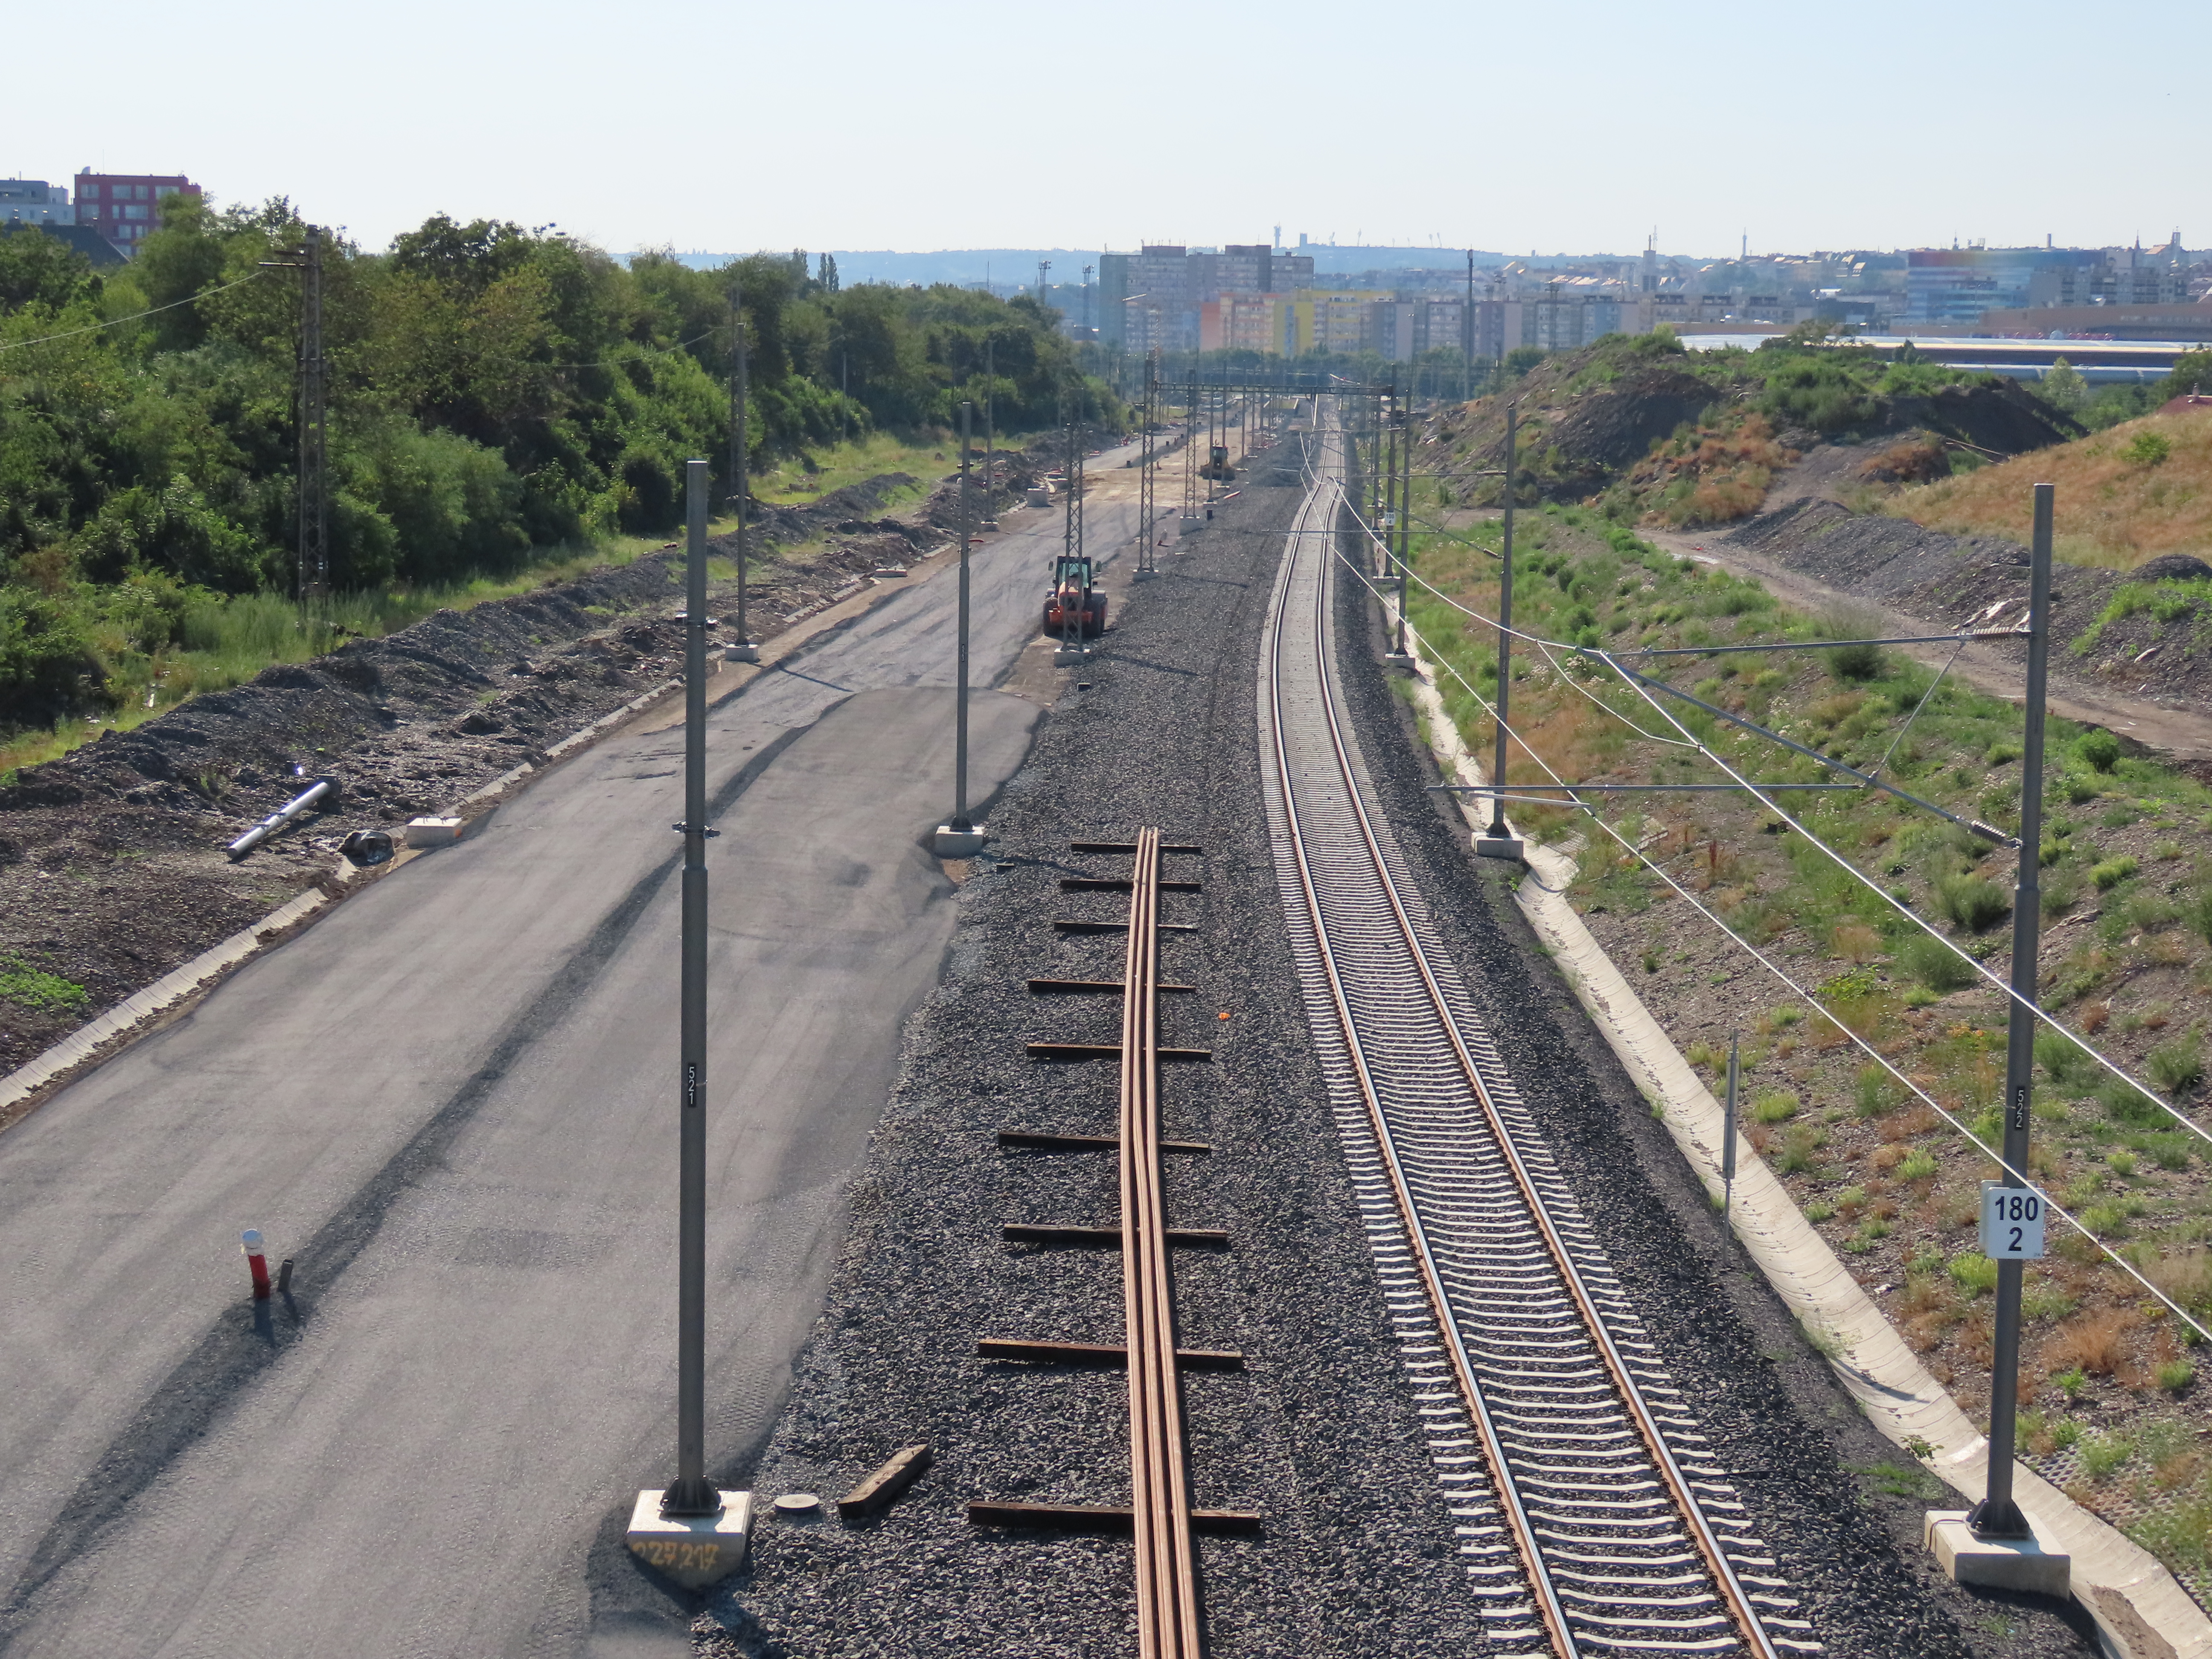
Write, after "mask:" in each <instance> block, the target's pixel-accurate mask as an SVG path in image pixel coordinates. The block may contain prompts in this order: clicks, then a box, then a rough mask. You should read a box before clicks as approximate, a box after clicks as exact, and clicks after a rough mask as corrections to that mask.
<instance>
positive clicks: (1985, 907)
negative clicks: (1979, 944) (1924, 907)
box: [1936, 876, 2012, 933]
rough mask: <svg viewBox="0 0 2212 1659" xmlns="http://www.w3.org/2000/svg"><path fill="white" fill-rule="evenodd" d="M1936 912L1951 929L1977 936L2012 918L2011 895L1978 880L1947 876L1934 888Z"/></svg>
mask: <svg viewBox="0 0 2212 1659" xmlns="http://www.w3.org/2000/svg"><path fill="white" fill-rule="evenodd" d="M1936 913H1937V914H1938V915H1941V916H1942V918H1943V919H1944V920H1945V921H1948V922H1949V923H1950V924H1951V925H1952V926H1953V927H1964V928H1966V929H1967V930H1968V931H1970V932H1972V933H1982V932H1984V931H1985V930H1986V929H1988V928H1990V927H1996V924H1997V923H1999V922H2001V921H2003V920H2004V919H2005V918H2006V917H2007V916H2008V915H2011V914H2012V895H2011V894H2010V893H2009V892H2008V891H2007V890H2005V889H2003V888H2002V887H2000V886H1998V885H1997V884H1996V883H1995V882H1993V881H1984V880H1983V879H1982V878H1981V877H1979V876H1948V877H1946V878H1944V879H1942V881H1939V882H1937V883H1936Z"/></svg>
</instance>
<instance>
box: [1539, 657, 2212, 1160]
mask: <svg viewBox="0 0 2212 1659" xmlns="http://www.w3.org/2000/svg"><path fill="white" fill-rule="evenodd" d="M1590 654H1591V655H1592V656H1595V657H1596V658H1597V659H1599V660H1601V661H1602V662H1605V663H1606V664H1607V665H1608V666H1610V667H1612V668H1613V670H1614V671H1616V672H1620V673H1621V675H1622V678H1623V679H1624V680H1625V681H1626V683H1627V684H1628V686H1629V689H1630V690H1633V691H1635V692H1636V694H1637V695H1638V696H1640V697H1642V698H1643V699H1644V702H1647V703H1649V704H1650V706H1651V708H1652V710H1653V712H1654V713H1656V714H1658V716H1659V717H1660V719H1662V720H1665V721H1666V722H1667V723H1668V725H1669V726H1673V727H1674V729H1675V730H1676V731H1678V732H1681V733H1682V735H1683V736H1684V737H1686V738H1691V740H1692V743H1695V744H1696V746H1697V749H1698V751H1699V753H1700V754H1702V755H1704V756H1705V758H1706V759H1707V760H1709V761H1711V763H1713V764H1714V765H1715V766H1717V767H1718V768H1720V769H1721V770H1722V771H1723V772H1725V773H1727V774H1728V775H1729V779H1730V780H1731V781H1734V782H1735V784H1737V785H1738V786H1739V787H1741V788H1742V789H1743V790H1744V791H1745V792H1746V793H1748V794H1749V795H1751V797H1752V798H1753V799H1755V800H1757V801H1758V802H1759V803H1760V805H1764V806H1765V807H1767V808H1768V809H1769V810H1771V811H1773V812H1775V813H1777V814H1778V815H1779V816H1780V817H1784V818H1788V817H1789V816H1790V815H1789V814H1788V813H1787V812H1785V811H1783V809H1782V807H1781V806H1780V805H1778V804H1777V803H1776V802H1775V801H1773V800H1771V799H1769V798H1768V797H1767V796H1766V795H1765V794H1763V793H1760V791H1759V787H1758V786H1757V785H1756V784H1754V783H1753V782H1752V781H1750V780H1749V779H1747V778H1746V777H1744V776H1743V775H1742V774H1741V773H1739V772H1738V771H1737V770H1736V769H1735V768H1734V767H1732V766H1730V765H1729V763H1727V762H1726V761H1725V760H1723V759H1722V758H1721V757H1720V756H1718V755H1717V754H1716V753H1714V752H1713V750H1711V749H1710V748H1708V747H1707V746H1706V745H1705V744H1703V743H1698V742H1697V740H1696V738H1695V736H1694V734H1692V732H1691V731H1690V730H1689V728H1688V727H1687V726H1684V725H1683V724H1682V723H1681V721H1680V720H1676V719H1675V718H1674V715H1673V714H1670V713H1669V712H1668V710H1667V709H1666V708H1665V707H1663V706H1662V704H1660V703H1659V702H1657V701H1656V699H1654V698H1653V697H1652V696H1651V695H1650V693H1649V692H1648V691H1645V690H1644V688H1643V687H1642V686H1640V685H1638V684H1637V683H1636V676H1634V675H1633V674H1632V673H1628V672H1626V671H1622V670H1621V668H1620V664H1618V663H1616V662H1613V659H1611V658H1610V657H1608V656H1607V655H1606V653H1603V652H1601V651H1596V652H1592V653H1590ZM1523 746H1524V747H1525V746H1526V745H1523ZM1792 822H1795V820H1792ZM1798 828H1799V830H1800V832H1801V833H1802V835H1803V836H1804V837H1805V839H1806V841H1807V842H1809V843H1810V844H1811V845H1812V846H1814V847H1815V848H1819V849H1820V852H1821V853H1822V854H1825V855H1826V857H1827V858H1828V859H1829V860H1832V862H1833V863H1834V864H1835V865H1836V866H1837V867H1838V869H1840V870H1842V871H1843V872H1844V873H1845V874H1846V875H1848V876H1850V878H1851V879H1852V880H1854V881H1856V882H1857V883H1859V884H1861V885H1862V886H1863V887H1865V888H1866V890H1868V891H1869V892H1870V893H1873V894H1875V896H1878V897H1879V898H1880V899H1881V902H1883V903H1885V904H1887V905H1888V906H1889V908H1891V909H1893V910H1894V911H1896V912H1897V914H1898V915H1900V916H1903V917H1904V918H1905V920H1906V921H1909V922H1911V924H1912V925H1913V926H1914V927H1917V928H1918V929H1920V931H1921V932H1922V933H1925V934H1926V935H1927V936H1928V937H1929V939H1934V940H1935V941H1936V943H1937V944H1939V945H1942V947H1943V948H1944V949H1945V950H1947V951H1949V952H1950V953H1951V954H1952V955H1953V956H1954V957H1958V958H1959V960H1960V961H1961V962H1963V963H1966V965H1967V966H1968V967H1969V968H1972V969H1973V970H1974V972H1975V973H1976V974H1977V975H1979V976H1980V977H1981V978H1982V979H1983V980H1984V981H1986V982H1987V983H1988V984H1990V985H1991V986H1993V987H1996V989H1997V990H1999V991H2001V992H2002V993H2003V994H2004V995H2005V998H2006V999H2007V1000H2008V1002H2010V1003H2015V1004H2017V1005H2018V1006H2020V1007H2021V1008H2023V1009H2025V1010H2026V1011H2027V1013H2028V1014H2029V1015H2030V1016H2031V1017H2032V1018H2035V1019H2038V1020H2040V1021H2041V1022H2042V1023H2043V1024H2046V1025H2048V1026H2050V1027H2051V1030H2054V1031H2057V1032H2058V1033H2059V1034H2060V1035H2062V1036H2064V1037H2066V1038H2067V1039H2068V1040H2069V1041H2070V1042H2072V1043H2073V1044H2074V1045H2075V1047H2076V1048H2079V1049H2081V1052H2082V1053H2084V1054H2087V1055H2088V1056H2089V1058H2090V1059H2092V1060H2095V1061H2096V1062H2097V1064H2098V1065H2100V1066H2103V1067H2104V1068H2105V1070H2106V1071H2107V1072H2109V1073H2112V1076H2113V1077H2115V1078H2117V1079H2118V1080H2119V1081H2121V1082H2122V1083H2124V1084H2126V1085H2128V1087H2130V1089H2133V1090H2134V1091H2136V1093H2138V1094H2140V1095H2142V1097H2144V1098H2145V1099H2146V1100H2148V1101H2150V1102H2151V1103H2153V1104H2154V1105H2156V1106H2158V1107H2160V1109H2162V1110H2164V1111H2166V1113H2168V1114H2169V1115H2172V1118H2173V1120H2174V1121H2176V1122H2177V1123H2179V1124H2181V1125H2182V1126H2184V1127H2185V1128H2187V1129H2188V1131H2189V1132H2190V1133H2191V1134H2193V1135H2195V1136H2196V1137H2197V1139H2200V1140H2202V1141H2203V1142H2204V1143H2205V1144H2206V1145H2208V1146H2212V1131H2207V1130H2206V1129H2205V1128H2204V1127H2203V1126H2202V1125H2200V1124H2198V1123H2197V1122H2196V1121H2194V1120H2192V1119H2191V1118H2189V1117H2187V1116H2185V1115H2183V1114H2182V1113H2180V1112H2179V1111H2177V1110H2175V1109H2174V1108H2173V1107H2172V1106H2171V1105H2169V1104H2168V1103H2166V1102H2165V1101H2162V1100H2160V1099H2159V1097H2158V1096H2157V1095H2156V1094H2155V1093H2154V1092H2153V1091H2151V1090H2149V1089H2148V1088H2146V1087H2145V1086H2144V1085H2142V1084H2141V1083H2139V1082H2137V1081H2136V1079H2134V1078H2132V1077H2130V1076H2129V1075H2128V1073H2126V1071H2125V1070H2124V1069H2123V1068H2122V1067H2121V1066H2120V1065H2119V1064H2118V1062H2117V1061H2115V1060H2112V1059H2111V1058H2109V1057H2108V1056H2107V1055H2106V1054H2103V1053H2102V1052H2101V1051H2100V1050H2099V1049H2098V1048H2096V1046H2095V1045H2094V1044H2093V1043H2091V1042H2088V1041H2087V1039H2086V1038H2085V1037H2082V1036H2079V1035H2077V1034H2076V1033H2075V1031H2073V1030H2070V1029H2069V1027H2067V1026H2065V1025H2063V1024H2060V1023H2059V1022H2058V1020H2057V1018H2056V1017H2054V1016H2053V1015H2051V1013H2049V1012H2046V1011H2045V1009H2044V1008H2042V1007H2041V1006H2039V1005H2038V1004H2036V1003H2034V1002H2032V1001H2030V1000H2028V999H2027V997H2025V996H2022V995H2021V994H2020V993H2019V992H2018V991H2015V989H2014V988H2013V987H2012V986H2011V985H2010V984H2009V983H2008V981H2005V980H2002V979H2000V978H1998V977H1997V975H1996V974H1994V973H1992V972H1991V971H1990V969H1989V968H1988V967H1987V966H1986V965H1984V963H1980V962H1978V961H1977V960H1976V959H1975V958H1974V957H1971V956H1969V955H1968V954H1967V953H1966V951H1962V950H1960V948H1959V946H1958V945H1955V944H1954V943H1953V942H1952V941H1951V940H1950V939H1946V938H1944V936H1943V935H1942V933H1938V932H1936V929H1935V928H1934V927H1931V926H1930V925H1929V922H1928V921H1926V919H1925V918H1923V917H1922V916H1920V915H1917V914H1916V913H1915V912H1914V911H1913V910H1912V909H1911V908H1910V907H1909V906H1907V905H1905V903H1903V902H1900V901H1899V899H1898V898H1897V897H1896V896H1894V895H1893V894H1892V893H1890V892H1889V891H1888V890H1887V889H1886V888H1884V887H1883V886H1882V885H1881V883H1879V882H1877V881H1875V879H1874V878H1872V877H1871V876H1869V875H1868V874H1866V873H1865V872H1863V871H1862V870H1861V869H1860V868H1859V867H1858V866H1857V865H1855V864H1853V863H1852V862H1851V861H1850V860H1849V859H1847V858H1845V857H1844V855H1843V854H1841V853H1839V852H1838V851H1837V850H1836V849H1835V848H1832V847H1831V846H1829V845H1828V843H1827V842H1825V841H1823V840H1821V839H1820V836H1816V835H1814V834H1813V833H1812V832H1811V831H1810V830H1808V829H1804V827H1803V825H1802V824H1799V825H1798ZM2037 856H2038V857H2040V856H2041V849H2040V848H2038V849H2037ZM2013 926H2014V927H2020V926H2021V919H2020V917H2019V916H2017V915H2015V916H2014V918H2013Z"/></svg>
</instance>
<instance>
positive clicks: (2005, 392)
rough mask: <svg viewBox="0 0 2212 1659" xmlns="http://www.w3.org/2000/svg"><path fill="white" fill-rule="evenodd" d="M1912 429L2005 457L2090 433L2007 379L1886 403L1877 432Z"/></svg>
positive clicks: (2043, 447)
mask: <svg viewBox="0 0 2212 1659" xmlns="http://www.w3.org/2000/svg"><path fill="white" fill-rule="evenodd" d="M1913 427H1925V428H1927V429H1928V430H1929V431H1930V432H1936V433H1940V434H1942V435H1944V436H1946V437H1950V438H1958V439H1961V440H1963V441H1966V442H1967V443H1970V444H1972V445H1973V446H1974V447H1976V448H1978V449H1986V450H1990V451H1993V452H1995V453H1997V454H2000V455H2021V454H2025V453H2027V451H2029V450H2031V449H2047V448H2049V447H2051V445H2052V444H2063V443H2069V442H2070V441H2073V440H2074V439H2075V438H2078V437H2081V435H2083V434H2084V433H2085V432H2087V430H2088V428H2086V427H2084V426H2082V425H2081V424H2080V423H2079V422H2076V421H2075V420H2074V419H2072V418H2071V417H2070V416H2067V415H2063V414H2062V413H2060V412H2059V411H2058V410H2056V409H2054V408H2052V407H2051V405H2050V404H2046V403H2045V402H2044V401H2043V400H2042V399H2041V398H2037V397H2036V396H2034V395H2033V393H2032V392H2028V391H2027V389H2026V388H2025V387H2023V386H2021V384H2020V382H2019V381H2017V380H2004V379H2002V378H2000V379H1997V380H1993V381H1990V383H1988V384H1986V385H1982V386H1943V387H1941V388H1939V389H1938V390H1937V391H1936V392H1933V393H1931V394H1930V395H1929V396H1927V397H1924V398H1883V399H1881V416H1880V420H1879V422H1878V425H1877V427H1876V428H1875V429H1876V430H1880V431H1882V432H1901V431H1905V430H1907V429H1909V428H1913ZM1868 435H1869V436H1871V435H1872V433H1871V432H1869V434H1868Z"/></svg>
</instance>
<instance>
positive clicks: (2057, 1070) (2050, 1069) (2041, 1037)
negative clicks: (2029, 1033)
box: [2035, 1025, 2097, 1088]
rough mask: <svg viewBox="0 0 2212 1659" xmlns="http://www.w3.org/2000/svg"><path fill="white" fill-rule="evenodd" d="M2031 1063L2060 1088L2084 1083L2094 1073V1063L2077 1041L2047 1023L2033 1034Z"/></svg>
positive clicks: (2095, 1068) (2093, 1075)
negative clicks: (2032, 1060) (2041, 1068)
mask: <svg viewBox="0 0 2212 1659" xmlns="http://www.w3.org/2000/svg"><path fill="white" fill-rule="evenodd" d="M2035 1062H2036V1064H2037V1065H2039V1066H2042V1067H2043V1069H2044V1071H2045V1073H2048V1074H2049V1076H2050V1078H2051V1081H2052V1082H2053V1083H2055V1084H2057V1085H2058V1086H2059V1087H2061V1088H2070V1087H2072V1086H2073V1085H2075V1084H2078V1083H2084V1082H2087V1081H2088V1080H2089V1079H2093V1077H2095V1076H2096V1074H2097V1066H2096V1063H2095V1062H2094V1061H2093V1060H2091V1059H2090V1058H2089V1056H2088V1054H2087V1052H2086V1051H2084V1050H2083V1048H2081V1044H2079V1043H2078V1042H2075V1041H2074V1039H2073V1038H2072V1037H2069V1036H2067V1035H2066V1033H2065V1032H2063V1031H2057V1030H2052V1029H2051V1027H2049V1026H2047V1025H2046V1026H2044V1027H2041V1028H2040V1029H2039V1030H2037V1032H2036V1034H2035Z"/></svg>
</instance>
